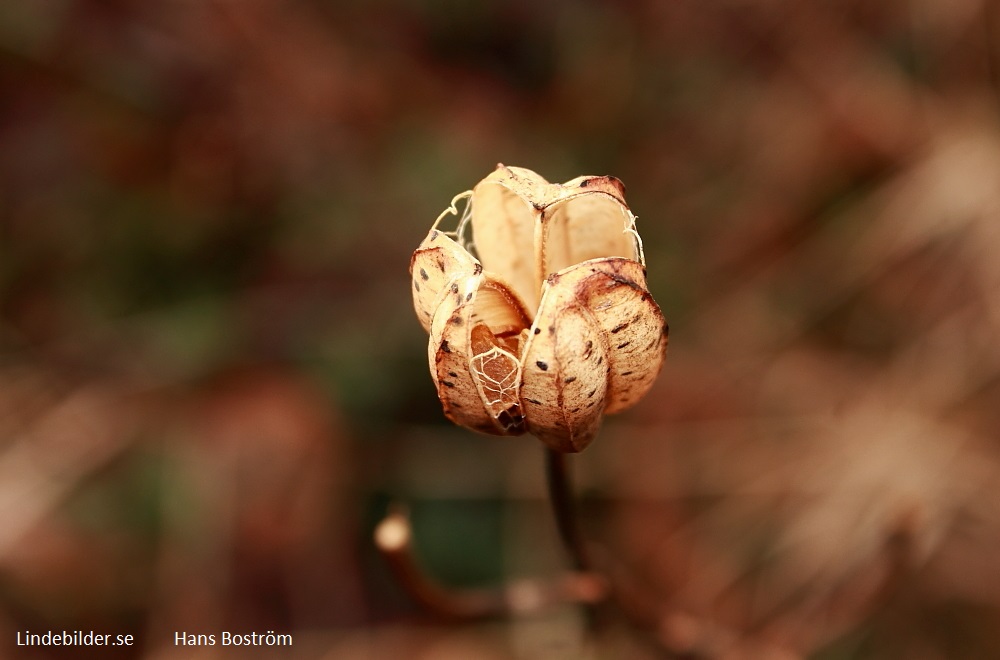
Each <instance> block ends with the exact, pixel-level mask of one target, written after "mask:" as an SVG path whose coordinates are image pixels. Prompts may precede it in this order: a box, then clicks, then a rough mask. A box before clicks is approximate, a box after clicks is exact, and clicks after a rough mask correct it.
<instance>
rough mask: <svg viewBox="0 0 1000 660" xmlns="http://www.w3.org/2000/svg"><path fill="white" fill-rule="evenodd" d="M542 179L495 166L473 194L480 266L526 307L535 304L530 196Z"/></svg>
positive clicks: (533, 213)
mask: <svg viewBox="0 0 1000 660" xmlns="http://www.w3.org/2000/svg"><path fill="white" fill-rule="evenodd" d="M539 183H540V184H545V180H544V179H542V178H541V177H539V176H538V175H537V174H534V173H533V172H530V171H529V170H522V169H520V168H514V169H513V170H512V169H511V168H506V167H503V166H502V165H501V166H498V167H497V169H496V171H494V172H493V173H492V174H490V175H489V176H488V177H486V178H485V179H483V180H482V181H481V182H479V184H478V185H476V187H475V188H474V189H473V191H472V198H471V200H470V203H471V204H472V236H473V241H474V243H475V246H476V252H477V253H478V255H479V259H480V261H481V262H482V264H483V267H484V268H485V269H486V270H488V271H490V272H492V273H496V274H498V275H500V276H501V277H503V278H504V279H505V280H507V281H508V282H509V283H510V285H511V287H512V288H513V289H514V291H516V292H517V294H518V296H519V297H520V298H521V299H522V300H524V302H525V303H526V304H527V305H528V307H529V308H531V309H534V307H535V306H536V305H537V304H538V294H539V289H540V282H538V281H537V280H536V279H535V259H534V245H535V225H536V223H537V217H538V211H537V210H536V209H535V208H534V207H533V206H532V205H531V201H530V195H531V194H532V191H534V190H535V189H536V188H537V187H538V185H539Z"/></svg>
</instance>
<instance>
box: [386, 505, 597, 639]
mask: <svg viewBox="0 0 1000 660" xmlns="http://www.w3.org/2000/svg"><path fill="white" fill-rule="evenodd" d="M412 541H413V528H412V526H411V524H410V519H409V516H408V515H407V513H406V511H405V510H404V509H403V508H402V507H400V506H394V507H391V508H390V510H389V513H388V514H387V515H386V517H385V518H384V519H383V520H382V522H380V523H379V525H378V527H376V528H375V545H376V546H377V547H378V549H379V550H380V551H381V552H382V554H383V556H385V558H386V560H387V561H388V563H389V566H390V568H391V569H392V571H393V573H394V574H395V576H396V579H397V580H398V581H399V584H400V585H401V586H402V587H403V588H404V589H405V590H406V591H407V593H408V594H409V595H410V596H411V597H412V598H413V599H414V600H416V601H417V602H419V603H421V604H423V605H424V606H425V607H427V608H428V609H430V610H431V611H433V612H434V613H436V614H437V615H439V616H442V617H445V618H448V619H458V620H463V619H479V618H485V617H493V616H502V615H509V614H523V613H527V612H535V611H538V610H543V609H546V608H549V607H552V606H554V605H560V604H564V603H582V604H592V603H597V602H599V601H601V600H603V599H604V598H606V596H607V592H608V588H607V584H606V583H605V581H604V579H603V578H601V577H600V576H597V575H594V574H590V573H570V574H568V575H564V576H562V577H560V578H556V579H553V580H551V581H541V580H520V581H515V582H512V583H510V584H508V585H506V586H504V587H502V588H497V589H454V588H451V587H447V586H445V585H442V584H441V583H440V582H438V581H437V580H435V579H434V578H433V577H431V576H430V575H429V574H428V573H427V572H426V571H425V570H424V569H423V567H422V566H421V565H420V562H419V561H418V559H417V557H416V555H415V553H414V551H413V542H412Z"/></svg>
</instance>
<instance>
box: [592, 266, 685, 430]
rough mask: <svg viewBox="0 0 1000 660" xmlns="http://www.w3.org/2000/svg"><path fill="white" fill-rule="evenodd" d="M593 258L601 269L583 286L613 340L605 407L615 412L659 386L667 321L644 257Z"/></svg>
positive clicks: (598, 319) (602, 328) (603, 330)
mask: <svg viewBox="0 0 1000 660" xmlns="http://www.w3.org/2000/svg"><path fill="white" fill-rule="evenodd" d="M590 263H591V264H593V266H591V267H593V268H596V269H597V272H596V273H594V274H593V275H592V276H591V277H589V278H587V279H586V280H585V285H584V286H583V287H580V288H579V289H578V291H579V295H580V296H581V298H583V299H584V300H585V301H586V302H585V305H586V307H587V308H588V309H590V310H591V311H592V312H593V314H594V318H595V319H596V321H597V323H598V324H599V325H600V327H601V330H602V332H603V334H604V336H605V337H606V340H607V343H608V363H609V364H608V366H609V369H608V401H607V406H606V408H605V410H604V411H605V412H606V413H609V414H610V413H616V412H620V411H622V410H625V409H626V408H630V407H631V406H633V405H635V404H636V403H638V401H639V399H641V398H642V397H643V396H645V395H646V392H648V391H649V388H651V387H652V386H653V382H654V381H655V380H656V376H657V375H658V374H659V373H660V368H661V367H662V366H663V360H664V358H665V357H666V351H667V324H666V321H664V319H663V314H662V312H660V308H659V306H658V305H657V304H656V302H655V301H654V300H653V297H652V296H651V295H650V294H649V291H648V290H647V289H646V276H645V274H644V272H643V268H642V266H641V265H640V264H639V263H637V262H635V261H631V260H628V259H595V260H594V261H592V262H590ZM581 265H583V264H581Z"/></svg>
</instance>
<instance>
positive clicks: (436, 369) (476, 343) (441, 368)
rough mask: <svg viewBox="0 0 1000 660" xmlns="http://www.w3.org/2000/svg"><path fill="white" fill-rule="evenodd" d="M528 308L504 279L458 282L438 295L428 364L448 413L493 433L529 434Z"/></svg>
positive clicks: (485, 277) (481, 275)
mask: <svg viewBox="0 0 1000 660" xmlns="http://www.w3.org/2000/svg"><path fill="white" fill-rule="evenodd" d="M529 322H530V321H529V319H528V315H527V312H526V311H525V310H524V306H523V305H522V303H521V302H520V301H519V300H518V299H517V297H516V295H515V294H514V293H513V292H511V291H510V289H509V287H508V286H507V285H506V284H505V283H504V282H503V281H502V280H500V279H499V278H496V277H493V276H489V275H486V274H484V273H476V274H474V275H467V276H459V277H456V278H453V279H452V280H451V282H450V284H449V285H448V288H446V289H445V290H443V292H442V293H441V294H440V295H439V296H438V300H437V307H436V309H435V312H434V316H433V319H432V321H431V328H430V340H429V342H428V348H427V351H428V360H429V362H430V367H431V376H432V377H433V379H434V384H435V386H436V387H437V391H438V398H439V399H440V400H441V404H442V406H443V407H444V412H445V415H446V416H447V417H448V418H449V419H451V420H452V421H453V422H455V423H457V424H461V425H463V426H468V427H469V428H472V429H475V430H477V431H481V432H483V433H490V434H493V435H520V434H521V433H524V423H523V420H524V418H523V415H522V413H521V407H520V387H521V364H520V362H519V361H518V359H517V356H516V355H515V353H516V351H517V348H518V336H519V335H520V333H521V332H522V331H523V330H524V329H526V328H527V327H528V324H529Z"/></svg>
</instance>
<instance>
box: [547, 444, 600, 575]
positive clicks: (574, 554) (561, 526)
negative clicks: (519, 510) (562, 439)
mask: <svg viewBox="0 0 1000 660" xmlns="http://www.w3.org/2000/svg"><path fill="white" fill-rule="evenodd" d="M545 476H546V481H547V483H548V487H549V500H550V501H551V502H552V511H553V513H554V514H555V518H556V528H557V529H558V530H559V538H560V540H561V541H562V544H563V547H564V548H565V549H566V553H567V554H568V555H569V558H570V561H571V562H572V564H573V568H574V569H575V570H576V571H578V572H580V573H589V572H590V571H591V564H590V559H589V557H588V556H587V551H586V548H585V546H584V543H583V537H582V536H581V535H580V526H579V524H578V523H577V518H576V502H575V500H574V499H573V486H572V482H571V479H570V474H569V464H568V460H567V458H566V454H564V453H561V452H558V451H556V450H554V449H552V448H550V447H546V448H545Z"/></svg>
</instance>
